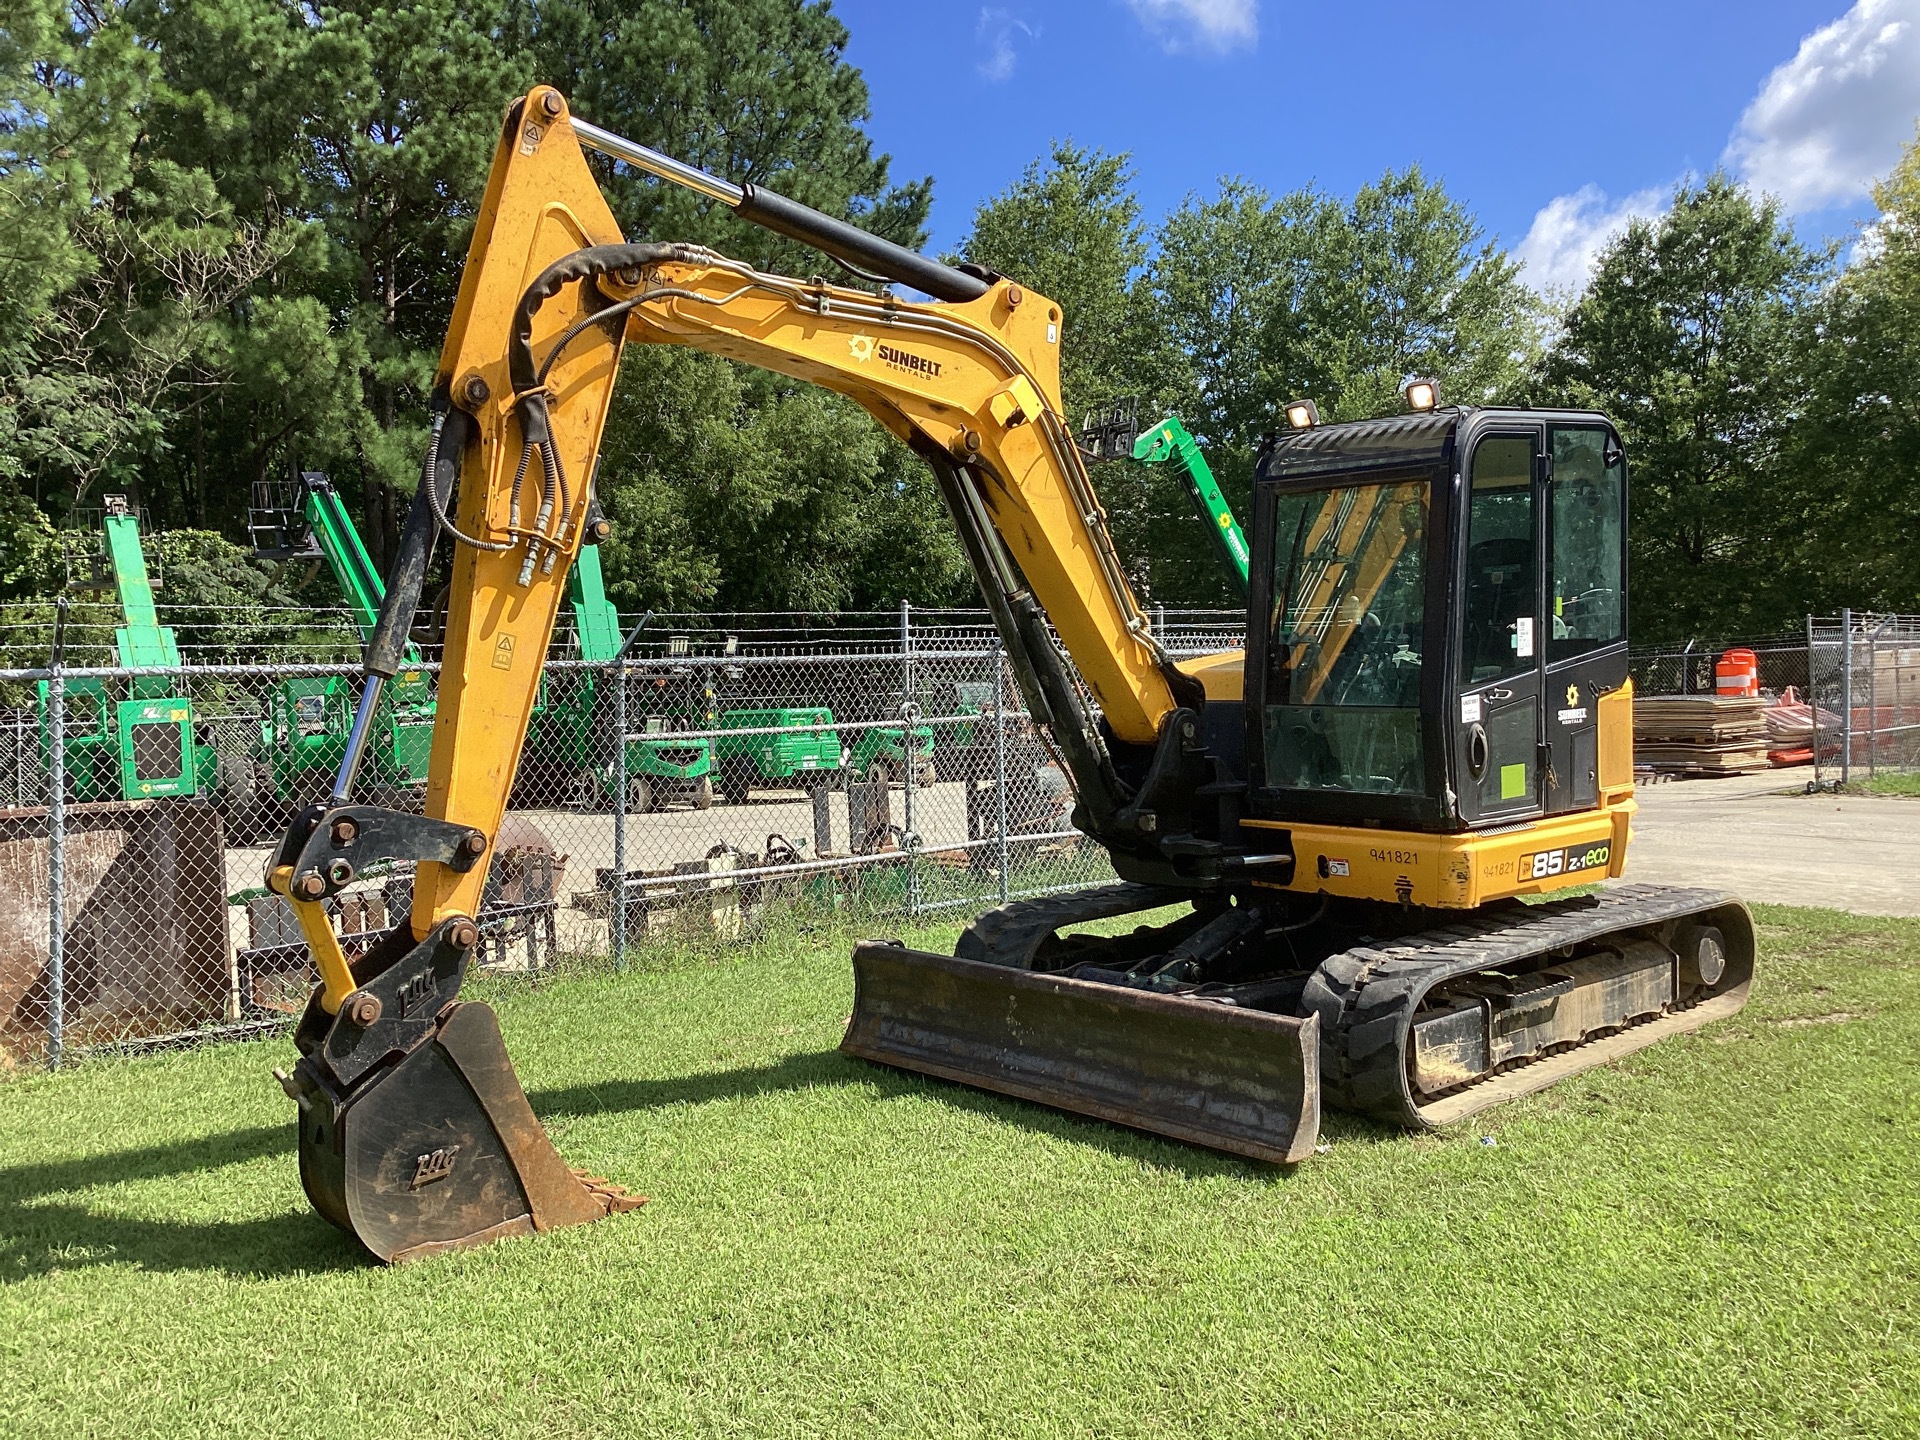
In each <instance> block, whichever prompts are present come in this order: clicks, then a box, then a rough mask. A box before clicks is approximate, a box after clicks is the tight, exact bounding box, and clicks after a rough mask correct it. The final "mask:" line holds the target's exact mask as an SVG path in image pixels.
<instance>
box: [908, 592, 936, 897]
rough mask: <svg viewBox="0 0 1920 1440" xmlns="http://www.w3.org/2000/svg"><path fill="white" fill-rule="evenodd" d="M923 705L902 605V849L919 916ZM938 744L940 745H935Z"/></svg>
mask: <svg viewBox="0 0 1920 1440" xmlns="http://www.w3.org/2000/svg"><path fill="white" fill-rule="evenodd" d="M919 718H920V706H919V703H918V701H917V700H916V699H915V698H914V689H913V606H912V605H910V604H909V603H908V602H907V601H905V600H902V601H901V602H900V764H901V767H902V768H903V769H904V770H905V771H906V774H905V775H904V776H903V777H902V779H901V782H900V786H901V788H900V822H901V823H900V848H901V849H902V850H904V851H905V852H906V856H907V913H908V914H909V915H917V914H919V913H920V871H919V866H918V863H917V859H916V857H917V855H918V853H919V850H920V837H919V835H918V834H916V833H915V831H914V828H913V789H914V782H915V779H916V776H915V774H914V772H915V770H917V769H918V768H919V767H918V765H917V764H916V758H915V752H914V733H913V732H914V730H915V729H916V728H918V727H917V724H916V722H917V721H918V720H919ZM936 743H937V742H936Z"/></svg>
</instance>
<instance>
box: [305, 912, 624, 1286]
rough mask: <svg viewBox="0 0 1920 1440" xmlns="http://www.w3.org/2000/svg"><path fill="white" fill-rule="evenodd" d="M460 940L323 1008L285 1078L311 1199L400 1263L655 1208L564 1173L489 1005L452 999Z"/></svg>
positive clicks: (431, 949) (308, 1025)
mask: <svg viewBox="0 0 1920 1440" xmlns="http://www.w3.org/2000/svg"><path fill="white" fill-rule="evenodd" d="M449 928H450V927H448V926H442V927H441V929H440V930H438V931H436V932H435V933H434V935H433V936H431V937H429V939H428V940H427V941H426V942H424V943H423V944H421V945H420V946H418V947H416V948H415V949H414V950H413V951H412V953H411V954H409V955H408V956H407V957H406V958H405V959H403V960H402V961H401V962H399V963H398V964H395V965H394V966H393V967H392V968H391V969H389V970H386V971H383V972H381V973H379V974H377V975H375V976H373V977H372V978H370V979H367V980H365V981H364V982H363V983H362V986H361V989H360V990H359V991H358V992H356V994H355V996H354V998H353V999H352V1000H350V1001H349V1002H348V1003H347V1004H346V1005H343V1006H342V1007H341V1012H340V1014H339V1015H327V1014H325V1012H324V1011H322V1010H320V1007H319V1003H318V998H317V997H316V999H315V1001H314V1003H313V1004H312V1005H311V1006H310V1007H309V1009H308V1012H307V1017H306V1019H305V1020H304V1021H303V1022H302V1024H301V1027H300V1032H299V1034H298V1036H296V1043H298V1044H299V1046H300V1050H301V1053H302V1058H301V1061H300V1064H299V1066H298V1067H297V1069H296V1071H295V1074H294V1076H292V1077H289V1078H288V1079H287V1081H286V1083H287V1085H288V1088H289V1090H290V1091H292V1092H293V1093H294V1095H295V1098H296V1099H298V1101H299V1103H300V1146H299V1149H300V1180H301V1184H302V1185H303V1186H304V1187H305V1189H306V1192H307V1197H308V1198H309V1199H310V1200H311V1201H312V1202H313V1205H314V1208H315V1209H317V1210H318V1211H319V1212H320V1213H321V1214H322V1215H324V1216H326V1217H327V1219H329V1220H331V1221H332V1222H333V1223H334V1224H335V1225H338V1226H339V1227H340V1228H341V1229H343V1230H345V1231H347V1232H349V1233H350V1234H351V1235H353V1236H354V1238H355V1239H357V1240H359V1241H360V1243H361V1244H362V1245H364V1246H366V1247H367V1249H368V1250H369V1251H371V1252H372V1253H373V1254H374V1256H376V1257H377V1258H378V1259H380V1260H383V1261H387V1262H389V1263H396V1262H400V1261H405V1260H413V1259H418V1258H419V1257H421V1256H425V1255H433V1254H438V1253H440V1252H442V1251H446V1250H459V1249H464V1248H466V1247H469V1246H474V1245H484V1244H486V1243H488V1242H489V1241H493V1240H500V1239H504V1238H506V1237H508V1236H513V1235H531V1234H534V1233H536V1232H538V1231H545V1230H557V1229H559V1228H561V1227H562V1226H566V1225H578V1224H582V1223H584V1222H586V1221H588V1220H598V1219H601V1218H603V1217H604V1216H607V1215H609V1214H614V1213H617V1212H619V1211H623V1210H632V1209H634V1208H636V1207H638V1206H640V1205H643V1204H645V1203H646V1201H645V1200H644V1199H643V1198H641V1197H638V1196H631V1195H628V1194H626V1193H625V1192H624V1191H623V1190H622V1189H621V1188H620V1187H619V1186H617V1185H612V1184H609V1183H608V1182H606V1181H604V1180H600V1179H598V1178H596V1177H591V1176H587V1175H585V1174H584V1172H580V1171H573V1170H569V1169H568V1168H567V1165H566V1162H565V1161H563V1160H562V1159H561V1158H560V1156H559V1153H558V1152H557V1151H555V1149H554V1148H553V1142H552V1141H550V1140H549V1139H548V1138H547V1133H546V1131H545V1130H544V1129H542V1128H541V1125H540V1121H539V1120H538V1119H537V1118H536V1117H535V1116H534V1113H533V1107H532V1106H531V1105H529V1104H528V1103H527V1097H526V1092H525V1091H523V1090H522V1089H521V1088H520V1081H519V1079H518V1077H517V1076H515V1074H514V1073H513V1063H512V1062H511V1061H510V1060H508V1058H507V1050H506V1046H505V1044H504V1043H502V1041H501V1038H500V1024H499V1021H498V1020H497V1019H496V1018H495V1017H494V1013H493V1010H492V1009H491V1007H489V1006H487V1005H485V1004H483V1003H481V1002H478V1001H459V1000H454V999H453V998H452V996H453V995H454V994H455V993H457V992H458V989H459V981H460V978H461V976H462V974H463V972H464V970H465V968H466V955H465V951H464V950H458V949H457V947H455V946H453V945H452V944H451V943H449V942H448V940H447V939H446V933H447V930H448V929H449ZM369 958H372V957H371V956H370V957H369ZM409 962H414V963H411V964H410V963H409ZM369 1000H370V1001H373V1002H378V1003H377V1004H369V1003H366V1002H367V1001H369ZM356 1002H359V1003H356ZM356 1012H357V1013H356ZM362 1021H364V1022H366V1023H360V1022H362Z"/></svg>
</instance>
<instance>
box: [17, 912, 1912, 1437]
mask: <svg viewBox="0 0 1920 1440" xmlns="http://www.w3.org/2000/svg"><path fill="white" fill-rule="evenodd" d="M1762 920H1763V928H1762V944H1763V951H1762V962H1761V966H1762V968H1761V972H1760V973H1761V979H1760V981H1759V984H1758V987H1757V991H1756V994H1755V998H1754V1000H1753V1003H1752V1004H1751V1005H1749V1006H1748V1008H1747V1009H1746V1011H1745V1012H1744V1013H1743V1014H1741V1015H1740V1016H1738V1017H1736V1018H1734V1019H1733V1020H1731V1021H1727V1022H1723V1023H1721V1024H1719V1025H1716V1026H1713V1027H1710V1028H1708V1029H1707V1030H1705V1031H1702V1032H1700V1033H1698V1034H1695V1035H1690V1036H1685V1037H1682V1038H1680V1039H1677V1040H1673V1041H1669V1042H1667V1043H1666V1044H1665V1045H1663V1046H1661V1047H1658V1048H1655V1049H1653V1050H1650V1051H1644V1052H1642V1053H1641V1054H1639V1055H1636V1056H1634V1057H1632V1058H1630V1059H1629V1060H1627V1061H1626V1062H1624V1063H1621V1064H1619V1065H1616V1066H1613V1067H1610V1068H1608V1069H1605V1070H1601V1071H1596V1072H1592V1073H1590V1074H1588V1075H1586V1076H1582V1077H1579V1078H1577V1079H1575V1080H1572V1081H1569V1082H1567V1083H1564V1084H1562V1085H1561V1086H1559V1087H1558V1088H1557V1089H1555V1090H1552V1091H1550V1092H1548V1093H1546V1094H1543V1095H1540V1096H1536V1097H1532V1098H1530V1099H1527V1100H1523V1101H1520V1102H1517V1103H1515V1104H1513V1105H1511V1106H1509V1107H1507V1108H1506V1109H1504V1110H1502V1111H1499V1112H1495V1113H1494V1114H1491V1115H1483V1116H1480V1117H1477V1118H1475V1119H1473V1120H1470V1121H1468V1122H1467V1125H1468V1126H1469V1127H1470V1128H1467V1129H1464V1130H1461V1131H1459V1132H1458V1133H1448V1134H1445V1135H1442V1136H1437V1137H1436V1136H1428V1137H1419V1138H1414V1137H1409V1136H1406V1135H1402V1134H1399V1133H1394V1132H1389V1131H1386V1130H1383V1129H1378V1128H1375V1127H1373V1126H1371V1125H1368V1124H1364V1123H1359V1122H1354V1121H1348V1120H1344V1119H1340V1118H1338V1117H1335V1118H1333V1119H1331V1120H1330V1121H1329V1122H1328V1124H1327V1125H1326V1127H1325V1133H1324V1135H1323V1137H1322V1138H1323V1140H1325V1141H1326V1142H1328V1143H1329V1146H1330V1148H1329V1149H1328V1150H1327V1151H1326V1152H1325V1153H1323V1154H1320V1155H1317V1156H1315V1157H1314V1158H1313V1159H1312V1160H1310V1161H1309V1162H1307V1163H1306V1164H1304V1165H1301V1166H1299V1167H1298V1168H1297V1169H1296V1170H1294V1171H1293V1172H1291V1173H1286V1172H1282V1171H1279V1170H1275V1169H1269V1168H1265V1167H1261V1166H1257V1165H1252V1164H1244V1163H1240V1162H1238V1161H1234V1160H1230V1159H1225V1158H1221V1157H1218V1156H1214V1155H1210V1154H1207V1153H1204V1152H1201V1151H1197V1150H1192V1149H1187V1148H1185V1147H1182V1146H1179V1145H1174V1144H1167V1143H1162V1142H1159V1141H1156V1140H1152V1139H1149V1138H1146V1137H1144V1136H1140V1135H1136V1134H1133V1133H1131V1132H1127V1131H1123V1130H1118V1129H1114V1128H1111V1127H1107V1126H1103V1125H1100V1124H1097V1123H1092V1122H1086V1121H1081V1120H1077V1119H1072V1118H1069V1117H1066V1116H1062V1115H1058V1114H1055V1113H1053V1112H1051V1111H1047V1110H1043V1109H1039V1108H1035V1107H1032V1106H1027V1105H1022V1104H1019V1103H1015V1102H1010V1101H1002V1100H999V1099H995V1098H991V1097H988V1096H984V1095H980V1094H977V1093H974V1092H971V1091H967V1090H963V1089H960V1088H957V1087H954V1086H949V1085H944V1084H939V1083H934V1082H927V1081H922V1080H918V1079H912V1078H908V1077H905V1076H902V1075H899V1074H895V1073H893V1072H889V1071H885V1070H881V1069H877V1068H873V1067H870V1066H866V1065H863V1064H861V1063H859V1062H856V1061H850V1060H843V1059H842V1058H841V1057H840V1056H839V1055H838V1054H837V1053H836V1051H835V1049H834V1047H835V1044H836V1042H837V1041H838V1039H839V1035H840V1029H841V1025H842V1022H843V1020H844V1018H845V1016H846V1013H847V1007H848V1004H849V1000H850V995H851V982H850V978H849V971H848V966H847V961H846V956H845V943H844V939H843V938H840V937H834V938H830V939H824V940H823V939H821V938H819V937H815V938H813V939H810V940H798V939H789V940H783V941H768V942H764V943H763V944H761V945H760V946H758V947H756V948H754V949H753V950H752V951H751V952H747V953H742V954H741V955H739V956H738V957H737V958H736V959H734V960H731V961H727V962H724V963H721V962H701V961H698V960H688V961H687V962H685V963H683V964H681V965H679V966H675V967H665V968H660V969H655V970H650V971H648V972H646V973H631V974H627V975H621V976H608V975H600V976H589V977H581V978H574V979H566V980H560V981H556V982H554V983H551V984H549V985H546V986H544V987H542V988H540V989H537V990H536V989H524V988H514V989H506V988H502V987H495V988H496V992H497V999H498V1002H499V1006H500V1009H501V1012H502V1016H503V1023H504V1026H505V1029H506V1034H507V1040H508V1044H509V1046H510V1047H511V1049H512V1050H513V1052H514V1055H515V1057H516V1060H517V1062H518V1065H519V1069H520V1074H521V1076H522V1078H523V1079H524V1080H525V1082H526V1084H527V1088H528V1090H529V1091H530V1093H531V1094H532V1096H533V1103H534V1107H535V1109H537V1110H538V1111H539V1112H540V1113H541V1115H542V1116H543V1117H544V1118H545V1120H546V1121H547V1123H548V1125H549V1126H550V1127H551V1129H552V1130H553V1132H554V1135H555V1137H556V1139H557V1140H558V1142H559V1145H560V1147H561V1150H562V1152H563V1153H564V1154H565V1155H566V1156H567V1157H568V1159H569V1160H571V1161H572V1162H573V1163H575V1164H585V1165H590V1166H592V1167H594V1168H595V1169H596V1171H598V1172H599V1173H602V1174H606V1175H610V1176H613V1177H615V1178H617V1179H620V1180H622V1181H625V1182H627V1183H629V1184H630V1185H632V1186H633V1187H634V1188H636V1189H638V1190H641V1191H643V1192H645V1193H648V1194H650V1195H651V1196H652V1197H653V1203H652V1204H651V1205H649V1206H647V1207H646V1208H645V1209H644V1210H642V1211H640V1212H638V1213H637V1214H633V1215H628V1216H623V1217H619V1218H616V1219H613V1220H609V1221H607V1222H605V1223H602V1224H599V1225H591V1226H585V1227H581V1228H578V1229H574V1230H569V1231H564V1232H561V1233H558V1234H555V1235H550V1236H546V1237H541V1238H537V1239H532V1240H519V1241H510V1242H507V1243H504V1244H499V1245H495V1246H492V1247H491V1248H488V1249H486V1250H482V1251H478V1252H473V1253H469V1254H465V1255H457V1256H449V1257H444V1258H441V1259H436V1260H431V1261H427V1262H424V1263H421V1264H417V1265H414V1266H410V1267H404V1268H401V1269H397V1270H384V1269H379V1268H375V1267H374V1266H372V1265H370V1264H367V1263H365V1262H363V1260H362V1259H361V1258H360V1256H359V1254H358V1253H357V1251H356V1250H355V1248H354V1247H353V1246H352V1245H351V1244H350V1242H348V1241H347V1240H346V1239H345V1237H343V1236H341V1235H339V1234H338V1233H336V1232H335V1231H333V1230H332V1229H330V1228H329V1227H328V1226H327V1225H326V1224H325V1223H324V1222H322V1221H320V1220H319V1219H317V1218H316V1217H315V1216H314V1215H312V1214H311V1213H310V1212H309V1210H308V1209H307V1206H306V1203H305V1200H304V1199H303V1197H302V1195H301V1192H300V1186H299V1181H298V1179H297V1177H296V1175H295V1172H294V1156H293V1135H292V1125H291V1117H292V1107H291V1105H290V1103H289V1102H288V1101H287V1100H286V1099H285V1097H283V1096H282V1095H281V1093H280V1090H279V1088H278V1086H276V1085H275V1084H274V1082H273V1081H272V1079H271V1078H269V1076H268V1073H267V1072H268V1069H269V1067H270V1066H272V1065H275V1064H284V1063H286V1062H287V1059H288V1056H289V1054H290V1051H291V1045H290V1043H289V1042H288V1041H285V1040H279V1041H266V1042H260V1043H254V1044H247V1045H231V1046H222V1047H214V1048H208V1049H205V1050H201V1051H197V1052H192V1053H184V1054H174V1055H164V1056H155V1057H149V1058H145V1059H139V1060H132V1061H127V1060H100V1061H95V1062H91V1063H86V1064H82V1065H79V1066H77V1067H76V1068H74V1069H72V1070H70V1071H67V1072H64V1073H62V1074H59V1075H56V1076H47V1077H35V1078H29V1079H25V1080H20V1081H17V1082H15V1083H12V1084H9V1085H6V1086H4V1087H0V1373H3V1374H4V1376H5V1383H4V1384H0V1434H4V1435H7V1436H13V1435H23V1436H39V1435H46V1436H59V1437H74V1436H89V1437H91V1436H108V1435H141V1436H146V1435H202V1434H209V1433H218V1434H229V1433H232V1434H260V1435H291V1434H296V1433H306V1434H313V1435H347V1434H353V1435H357V1436H386V1435H395V1436H400V1435H406V1436H422V1435H431V1436H442V1435H496V1434H498V1435H538V1436H549V1435H553V1436H591V1437H598V1440H614V1437H627V1436H653V1435H658V1436H683V1435H716V1436H719V1435H724V1436H741V1435H793V1436H814V1435H823V1434H835V1435H840V1434H844V1435H862V1436H865V1435H874V1434H889V1435H906V1436H942V1437H944V1436H982V1437H1002V1436H1012V1435H1022V1436H1023V1435H1046V1436H1050V1435H1063V1436H1064V1435H1100V1436H1119V1435H1143V1436H1145V1435H1152V1436H1164V1435H1303V1436H1315V1437H1320V1436H1340V1437H1347V1436H1409V1437H1414V1436H1417V1437H1423V1440H1424V1437H1443V1436H1467V1437H1474V1440H1493V1437H1504V1436H1514V1437H1522V1436H1524V1437H1529V1440H1532V1437H1541V1436H1563V1435H1578V1436H1609V1437H1611V1436H1619V1435H1671V1436H1687V1437H1695V1436H1710V1435H1711V1436H1720V1435H1725V1436H1742V1437H1745V1436H1761V1435H1803V1434H1809V1433H1818V1434H1821V1435H1827V1436H1835V1435H1847V1436H1874V1437H1890V1436H1899V1435H1915V1434H1920V1354H1917V1353H1916V1345H1915V1342H1916V1339H1917V1338H1920V1290H1917V1289H1916V1267H1917V1266H1920V1198H1916V1197H1917V1195H1920V1099H1916V1085H1915V1081H1916V1062H1915V1057H1916V1056H1917V1055H1920V922H1909V921H1884V920H1865V919H1857V918H1852V917H1848V916H1844V915H1839V914H1835V913H1830V912H1823V911H1793V910H1781V909H1768V910H1766V911H1764V912H1763V915H1762ZM911 938H913V939H915V940H917V941H921V942H937V941H940V940H943V939H950V938H951V932H950V931H949V932H945V933H944V934H943V933H941V932H934V931H926V932H920V933H918V934H916V935H914V936H912V937H911Z"/></svg>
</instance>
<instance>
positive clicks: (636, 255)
mask: <svg viewBox="0 0 1920 1440" xmlns="http://www.w3.org/2000/svg"><path fill="white" fill-rule="evenodd" d="M700 253H704V252H700V251H698V250H697V249H696V247H693V246H688V245H678V244H662V243H659V242H646V243H640V244H620V245H589V246H587V247H586V248H585V249H582V250H575V251H574V252H573V253H572V254H571V255H562V256H561V257H560V258H559V259H558V260H556V261H554V262H553V264H551V265H549V266H548V267H547V268H546V269H544V270H542V271H541V272H540V273H539V274H538V275H536V276H535V277H534V280H533V283H532V284H531V285H529V286H527V289H526V293H525V294H523V295H522V296H521V297H520V305H519V307H518V308H517V309H516V310H515V311H514V314H513V336H512V338H511V340H510V341H509V342H508V346H507V370H508V373H509V375H510V376H511V377H512V380H513V393H514V394H516V395H525V394H526V393H527V392H529V391H531V390H534V389H537V388H538V387H539V384H540V367H539V366H537V365H535V364H534V361H533V317H534V316H535V315H538V314H539V313H540V307H541V306H542V305H544V304H546V303H547V301H548V300H550V299H552V298H553V297H554V296H555V295H558V294H559V293H560V291H561V290H562V289H563V288H564V287H565V286H567V285H570V284H572V283H573V282H574V281H576V280H589V279H592V278H593V277H595V276H598V275H610V274H613V273H614V272H615V271H619V270H639V269H641V268H643V267H644V266H648V265H657V264H659V263H661V262H662V261H666V260H691V259H693V258H695V256H696V255H697V254H700Z"/></svg>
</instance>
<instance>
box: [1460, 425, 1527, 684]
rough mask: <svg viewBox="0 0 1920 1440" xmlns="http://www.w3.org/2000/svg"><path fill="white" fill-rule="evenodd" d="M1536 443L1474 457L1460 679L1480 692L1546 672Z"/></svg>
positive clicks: (1506, 439) (1516, 440) (1481, 451)
mask: <svg viewBox="0 0 1920 1440" xmlns="http://www.w3.org/2000/svg"><path fill="white" fill-rule="evenodd" d="M1533 454H1534V442H1533V438H1532V437H1531V436H1527V435H1495V436H1490V437H1489V438H1487V439H1485V440H1482V441H1481V442H1480V444H1479V445H1478V447H1476V448H1475V450H1474V452H1473V467H1472V476H1471V484H1470V489H1469V499H1468V504H1467V573H1466V599H1467V604H1466V623H1465V628H1464V631H1463V633H1462V635H1461V647H1460V648H1461V663H1460V673H1461V675H1462V677H1463V679H1464V683H1465V684H1467V685H1469V686H1473V685H1479V684H1482V683H1483V682H1485V681H1488V680H1498V679H1500V678H1501V677H1503V676H1507V675H1512V674H1516V673H1518V672H1519V671H1522V670H1528V669H1531V668H1533V667H1534V666H1535V665H1537V664H1539V658H1538V651H1537V649H1536V647H1537V646H1538V645H1539V643H1540V641H1539V638H1538V637H1537V636H1536V634H1535V624H1534V598H1535V595H1536V594H1537V593H1538V592H1537V574H1536V571H1535V568H1534V540H1533V537H1534V509H1533Z"/></svg>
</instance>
